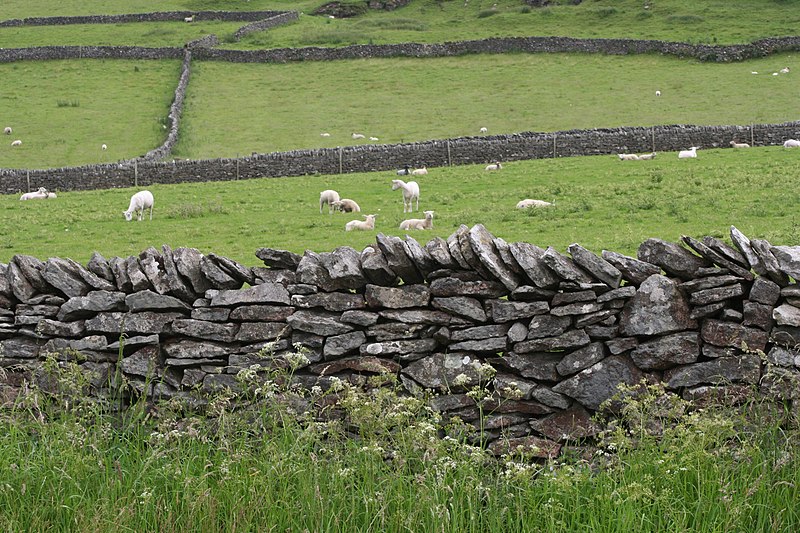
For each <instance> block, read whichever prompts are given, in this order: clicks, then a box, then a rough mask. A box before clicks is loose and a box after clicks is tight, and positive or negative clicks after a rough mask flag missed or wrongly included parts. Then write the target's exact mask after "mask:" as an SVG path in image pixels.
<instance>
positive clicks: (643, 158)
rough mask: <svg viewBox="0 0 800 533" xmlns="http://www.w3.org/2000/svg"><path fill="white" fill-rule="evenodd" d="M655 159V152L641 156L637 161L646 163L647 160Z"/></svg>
mask: <svg viewBox="0 0 800 533" xmlns="http://www.w3.org/2000/svg"><path fill="white" fill-rule="evenodd" d="M655 158H656V153H655V152H650V153H649V154H642V155H640V156H639V159H640V160H642V161H647V160H650V159H655Z"/></svg>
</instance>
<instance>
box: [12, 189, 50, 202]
mask: <svg viewBox="0 0 800 533" xmlns="http://www.w3.org/2000/svg"><path fill="white" fill-rule="evenodd" d="M51 194H53V193H49V192H47V189H45V188H44V187H39V189H37V190H35V191H33V192H26V193H25V194H23V195H22V196H20V197H19V199H20V200H47V199H48V198H50V195H51ZM53 198H55V194H53Z"/></svg>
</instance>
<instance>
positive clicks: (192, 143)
mask: <svg viewBox="0 0 800 533" xmlns="http://www.w3.org/2000/svg"><path fill="white" fill-rule="evenodd" d="M782 66H790V67H791V68H792V70H794V69H796V70H797V71H798V72H800V56H796V55H781V56H776V57H770V58H766V59H759V60H753V61H746V62H744V63H734V64H716V63H714V64H707V63H699V62H697V61H694V60H686V59H676V58H670V57H662V56H654V55H646V56H634V57H619V56H600V55H587V54H505V55H475V56H464V57H450V58H433V59H409V58H401V59H367V60H350V61H336V62H307V63H291V64H231V63H222V62H195V63H194V67H193V70H192V81H191V83H190V86H189V89H188V92H187V99H186V107H185V113H184V122H183V131H182V134H181V137H180V140H179V143H178V145H177V148H176V150H175V154H176V155H179V156H181V157H189V158H193V159H194V158H208V157H235V156H237V155H245V154H249V153H250V152H259V153H263V152H272V151H283V150H292V149H303V148H319V147H334V146H348V145H352V144H359V143H368V142H370V141H369V140H368V139H365V140H363V141H354V140H353V139H352V138H351V134H352V133H353V132H359V133H362V134H364V135H366V136H367V137H370V136H374V137H377V138H378V139H379V141H378V142H380V143H399V142H410V141H423V140H427V139H443V138H452V137H459V136H465V135H478V134H479V129H480V128H481V127H487V128H488V130H489V133H490V134H501V133H514V132H522V131H558V130H569V129H573V128H581V129H583V128H593V127H598V126H602V127H617V126H650V125H657V124H680V123H683V124H706V125H711V124H750V123H753V122H755V123H769V122H783V121H787V120H794V119H796V118H797V115H796V113H795V111H794V110H795V108H796V106H795V102H794V101H795V99H796V97H795V92H794V91H793V87H794V85H795V80H794V78H793V76H791V75H781V76H771V75H770V74H771V73H772V72H774V71H777V70H778V69H779V68H781V67H782ZM751 71H758V72H760V73H759V74H758V75H752V74H751ZM656 90H660V91H661V94H662V95H661V96H660V97H656V95H655V93H656ZM322 132H328V133H330V134H331V136H330V137H324V138H323V137H320V133H322Z"/></svg>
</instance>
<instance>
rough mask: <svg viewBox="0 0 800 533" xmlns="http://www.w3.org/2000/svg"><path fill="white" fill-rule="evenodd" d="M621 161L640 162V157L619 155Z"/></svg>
mask: <svg viewBox="0 0 800 533" xmlns="http://www.w3.org/2000/svg"><path fill="white" fill-rule="evenodd" d="M617 156H618V157H619V160H620V161H638V160H639V156H638V155H636V154H617Z"/></svg>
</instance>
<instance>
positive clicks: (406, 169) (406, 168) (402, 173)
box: [397, 165, 411, 176]
mask: <svg viewBox="0 0 800 533" xmlns="http://www.w3.org/2000/svg"><path fill="white" fill-rule="evenodd" d="M409 174H411V170H409V166H408V165H403V168H401V169H400V170H398V171H397V175H398V176H408V175H409Z"/></svg>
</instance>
